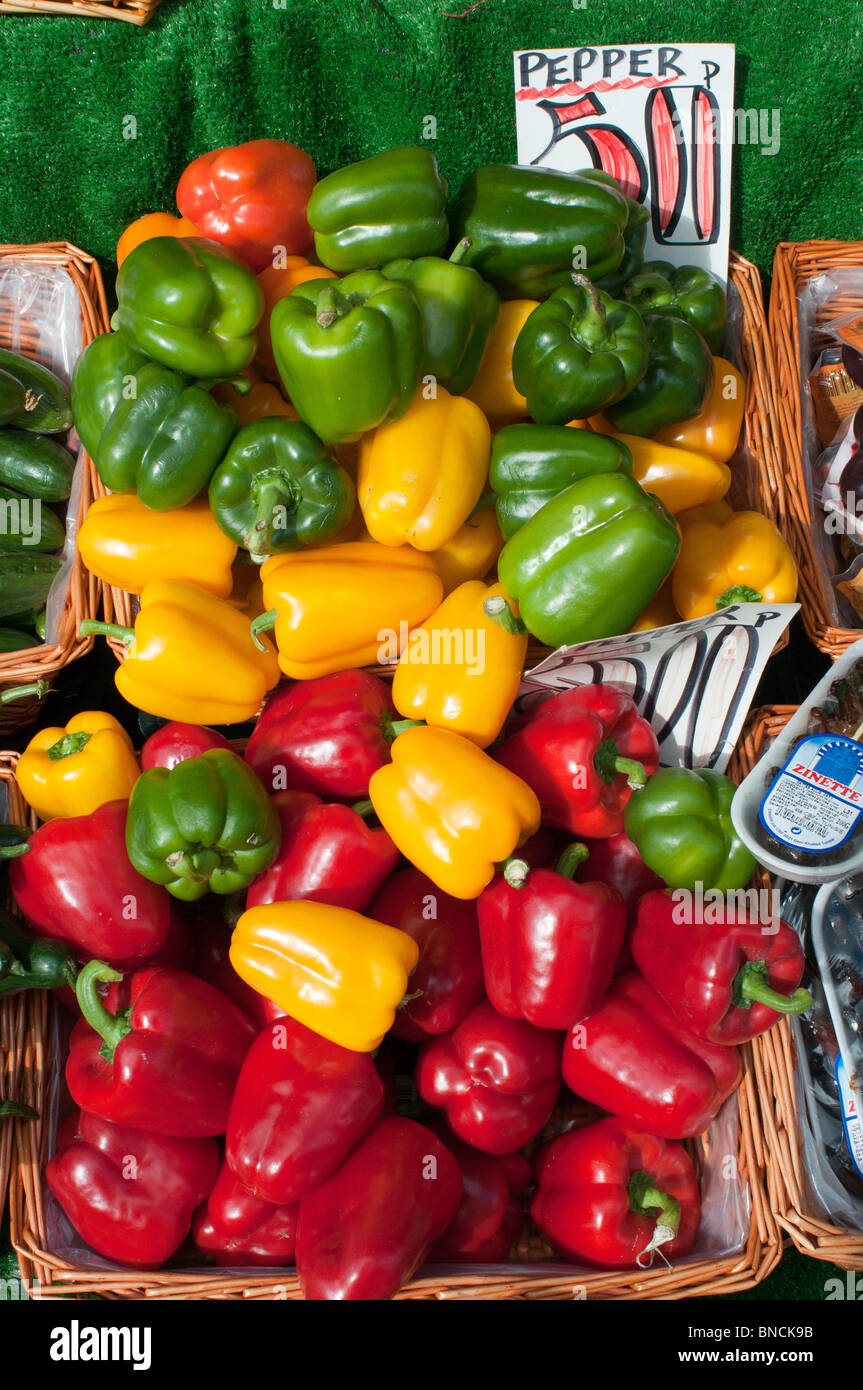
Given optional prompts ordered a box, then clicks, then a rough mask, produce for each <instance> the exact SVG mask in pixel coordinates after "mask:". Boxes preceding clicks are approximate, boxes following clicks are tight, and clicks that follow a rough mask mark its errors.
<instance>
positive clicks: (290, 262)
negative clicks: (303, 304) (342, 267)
mask: <svg viewBox="0 0 863 1390" xmlns="http://www.w3.org/2000/svg"><path fill="white" fill-rule="evenodd" d="M335 278H336V276H335V273H334V272H333V271H332V270H327V268H326V266H323V265H313V264H312V262H311V261H308V260H306V258H305V256H282V257H281V259H280V261H279V264H278V266H273V265H268V266H265V267H264V269H263V270H262V271H261V272H260V274H259V275H258V284H259V285H260V287H261V290H262V292H263V295H264V314H263V318H262V319H261V322H260V323H259V324H258V350H257V352H256V353H255V361H256V362H258V363H259V364H260V365H261V366H262V367H264V368H265V369H266V371H267V372H268V373H270V374H272V373H275V372H276V359H275V357H274V356H273V344H272V341H271V339H270V314H271V313H272V312H273V309H274V308H275V306H276V305H277V304H278V302H279V300H280V299H286V298H287V296H288V295H289V294H290V293H291V291H292V290H295V289H296V287H297V285H304V284H305V283H306V281H307V280H334V279H335Z"/></svg>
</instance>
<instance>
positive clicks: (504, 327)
mask: <svg viewBox="0 0 863 1390" xmlns="http://www.w3.org/2000/svg"><path fill="white" fill-rule="evenodd" d="M538 305H539V300H537V299H506V300H504V302H503V303H502V304H501V306H500V313H499V314H498V316H497V323H496V324H495V326H494V328H493V329H492V330H491V337H490V338H489V340H488V345H487V347H486V350H485V352H484V353H483V356H482V361H481V362H480V364H479V371H478V372H477V374H476V376H475V377H474V379H473V381H472V383H471V385H470V386H469V387H468V389H467V391H465V395H466V396H467V398H468V400H471V401H474V402H475V403H476V404H477V405H478V406H479V408H480V410H481V411H482V413H483V415H485V417H486V419H487V420H488V421H489V423H490V424H491V426H492V427H493V428H494V429H499V428H500V426H501V425H512V424H514V423H515V422H516V421H517V420H526V419H527V401H526V400H525V398H524V396H523V395H522V394H521V392H519V391H516V389H515V382H514V381H513V379H512V350H513V348H514V347H515V340H516V338H517V337H518V335H519V333H520V332H521V330H522V329H523V328H524V325H525V323H526V322H527V320H528V319H529V318H530V316H531V314H532V313H533V311H534V309H536V308H537V307H538Z"/></svg>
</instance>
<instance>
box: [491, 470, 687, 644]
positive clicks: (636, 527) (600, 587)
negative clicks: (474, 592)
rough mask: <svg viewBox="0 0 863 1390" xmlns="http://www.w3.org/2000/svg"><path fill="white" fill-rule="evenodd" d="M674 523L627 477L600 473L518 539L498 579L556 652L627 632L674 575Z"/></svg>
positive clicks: (546, 510)
mask: <svg viewBox="0 0 863 1390" xmlns="http://www.w3.org/2000/svg"><path fill="white" fill-rule="evenodd" d="M679 548H680V536H679V533H678V530H677V527H676V525H675V523H674V519H673V517H672V516H671V514H670V512H668V511H667V510H666V508H665V507H664V506H663V504H662V503H661V502H660V501H659V499H658V498H656V497H652V496H651V495H650V494H648V493H646V492H644V491H643V490H642V489H641V488H640V487H639V485H638V483H637V482H636V481H635V480H634V478H630V477H628V476H627V474H626V473H623V472H615V473H595V474H593V476H591V477H587V478H581V479H579V481H578V482H576V483H573V484H572V485H571V486H570V487H568V488H567V489H566V490H565V491H564V492H561V493H560V494H559V495H558V496H557V497H555V498H553V499H552V501H550V502H547V503H546V504H545V506H544V507H543V508H542V509H541V510H540V511H538V512H536V513H535V515H534V516H532V517H531V518H530V520H529V521H527V522H525V524H524V526H522V527H521V528H520V529H519V530H518V531H516V533H515V535H514V536H512V537H510V539H509V540H508V541H507V543H506V545H505V546H504V548H503V550H502V552H501V555H500V559H499V560H498V566H497V568H498V576H499V578H500V582H501V583H502V584H503V587H504V589H505V590H506V592H507V594H508V595H509V597H510V598H513V599H516V600H517V602H518V604H519V608H520V612H521V619H522V622H523V623H524V625H525V626H526V627H527V630H528V631H529V632H532V633H533V635H534V636H535V637H538V638H539V640H540V641H541V642H545V643H547V644H548V645H549V646H552V647H563V646H570V645H573V644H574V643H577V642H591V641H594V640H595V639H596V638H599V637H615V636H617V635H618V634H619V633H621V632H626V631H627V630H628V629H629V628H630V627H631V626H632V624H633V622H634V621H635V619H636V618H637V617H638V615H639V613H642V612H643V611H644V609H645V608H646V607H647V605H648V603H649V602H650V600H651V599H652V598H653V596H654V595H655V594H656V592H657V590H658V589H659V587H660V585H661V584H662V582H663V581H664V579H665V578H666V576H667V575H668V574H669V573H670V571H671V567H672V565H673V564H674V561H675V560H676V559H677V552H678V550H679Z"/></svg>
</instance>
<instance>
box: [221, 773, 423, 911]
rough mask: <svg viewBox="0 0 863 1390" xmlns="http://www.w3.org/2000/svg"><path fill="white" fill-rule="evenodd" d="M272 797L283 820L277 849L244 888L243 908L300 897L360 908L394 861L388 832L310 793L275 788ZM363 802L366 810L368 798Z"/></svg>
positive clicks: (394, 851) (353, 811) (350, 809)
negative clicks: (269, 862) (244, 900)
mask: <svg viewBox="0 0 863 1390" xmlns="http://www.w3.org/2000/svg"><path fill="white" fill-rule="evenodd" d="M273 801H274V802H275V805H276V808H277V810H278V812H279V820H280V821H281V824H282V843H281V847H280V849H279V852H278V854H277V855H276V858H275V859H274V860H273V862H272V864H271V865H270V867H269V869H266V870H265V872H264V873H262V874H259V875H258V877H257V878H256V879H255V880H254V882H253V883H252V884H251V885H250V886H249V890H248V894H247V897H246V906H247V907H258V906H259V905H260V904H261V903H280V902H288V901H293V900H294V899H297V898H305V899H307V900H308V901H310V902H316V903H329V904H330V906H331V907H349V908H352V909H353V911H354V912H365V910H366V908H367V907H368V905H369V902H370V901H371V899H372V898H373V897H374V894H375V893H376V892H377V890H378V889H379V888H380V886H381V884H382V883H383V881H384V879H385V878H387V877H388V875H389V874H391V873H392V871H393V869H394V868H395V866H396V864H397V863H398V861H399V852H398V850H397V849H396V847H395V845H394V844H393V842H392V840H391V839H390V837H389V835H388V834H387V832H386V831H385V830H383V829H381V827H380V826H377V827H372V826H369V825H367V824H366V822H365V820H364V819H363V815H362V814H360V812H359V810H358V809H355V808H353V807H350V806H343V805H341V803H340V802H330V803H329V804H328V805H325V804H324V802H322V801H321V799H320V797H318V796H315V794H314V792H297V791H288V792H276V794H275V796H274V797H273ZM357 806H358V807H360V806H363V803H357ZM365 806H368V810H369V811H371V809H372V807H371V802H367V803H365ZM363 809H364V806H363Z"/></svg>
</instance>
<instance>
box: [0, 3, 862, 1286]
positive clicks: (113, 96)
mask: <svg viewBox="0 0 863 1390" xmlns="http://www.w3.org/2000/svg"><path fill="white" fill-rule="evenodd" d="M861 24H863V10H861V7H860V3H859V0H827V3H823V4H821V3H815V0H783V3H780V2H779V0H586V3H585V5H584V8H574V6H573V4H572V0H480V3H479V4H474V5H472V4H471V0H275V3H274V0H164V3H163V5H162V6H161V8H160V9H159V10H158V11H157V13H156V16H155V18H154V20H153V21H152V22H151V24H150V25H148V26H147V27H146V28H144V29H138V28H135V27H134V26H132V25H127V24H122V23H118V22H110V21H109V22H106V21H103V20H96V19H90V18H80V19H79V18H74V19H71V18H70V19H67V18H61V17H57V16H44V17H41V16H40V17H35V16H29V15H28V16H11V15H0V241H3V242H36V241H53V240H68V241H71V242H74V243H76V244H77V245H79V246H81V247H83V248H85V249H86V250H88V251H91V252H94V253H95V254H96V255H98V256H99V257H100V259H101V261H102V265H103V269H104V270H105V271H106V276H107V280H108V284H109V289H110V287H111V282H112V278H113V275H112V259H113V254H114V247H115V244H116V240H117V237H118V235H119V233H120V231H121V230H122V229H123V227H124V226H125V225H126V223H128V222H129V221H131V220H132V219H133V218H135V217H138V216H140V214H142V213H144V212H150V211H153V210H156V209H173V206H174V204H173V192H174V187H175V185H176V181H177V178H178V176H179V174H180V172H181V170H182V169H183V167H184V165H185V164H186V163H187V162H188V161H189V160H190V159H192V158H193V157H194V156H195V155H198V154H200V153H202V152H203V151H204V150H208V149H213V148H215V147H217V146H220V145H228V144H234V143H237V142H239V141H242V140H248V139H253V138H256V137H260V136H262V135H269V136H280V137H283V138H285V139H288V140H292V141H294V142H296V143H297V144H300V145H303V146H304V147H305V148H306V149H308V150H309V152H310V153H311V154H312V156H313V157H314V159H315V161H316V162H317V164H318V168H319V171H320V172H326V171H328V170H330V169H332V168H335V167H338V166H339V165H341V164H344V163H347V162H349V161H351V160H354V159H359V158H363V157H365V156H367V155H370V154H375V153H377V152H378V151H379V150H381V149H386V148H388V147H390V146H393V145H398V144H409V143H416V142H418V141H419V139H420V137H421V131H422V122H423V118H424V117H425V116H427V115H433V116H435V117H436V118H437V122H438V138H437V141H436V143H435V145H434V149H435V151H436V153H437V156H438V159H439V162H440V165H441V168H442V170H443V172H444V174H445V175H446V176H447V178H449V180H450V182H451V184H452V185H453V187H454V188H457V186H458V184H459V183H460V181H461V179H462V178H463V176H464V175H465V174H466V173H467V172H468V170H469V169H470V168H471V167H473V166H474V165H476V164H480V163H484V162H488V161H492V160H513V159H514V158H515V120H514V98H513V80H512V63H511V54H512V50H513V49H515V48H535V47H540V48H550V47H581V46H582V45H595V44H603V43H621V42H630V43H642V42H643V43H656V42H670V43H679V42H687V41H688V42H719V41H723V42H729V41H730V42H734V43H736V44H737V88H736V94H735V104H736V106H737V107H745V108H747V109H748V108H752V107H755V108H759V109H760V108H766V109H768V110H770V111H772V110H774V109H778V111H779V112H780V117H781V148H780V150H779V153H778V154H776V155H775V156H773V157H769V156H765V155H762V154H761V153H760V151H759V149H758V147H755V146H743V147H740V148H738V149H736V150H735V152H734V174H733V180H734V194H733V217H732V231H731V244H732V246H734V247H735V248H736V249H737V250H739V251H741V252H742V253H743V254H744V255H746V256H749V257H750V258H751V259H752V260H754V261H756V262H757V264H758V265H759V266H760V268H761V270H762V273H764V274H769V271H770V265H771V262H772V257H773V248H774V246H775V244H776V242H777V241H782V240H802V239H805V238H808V237H841V238H856V237H859V236H861V234H863V212H861V209H863V154H861V150H863V103H861V100H860V71H861V59H863V38H861ZM129 117H134V118H135V122H136V128H137V129H136V138H135V139H127V138H124V132H128V130H129V128H130V123H129ZM3 1243H4V1244H5V1241H4V1242H3ZM6 1248H8V1246H7V1247H6ZM5 1272H6V1270H5V1268H4V1265H3V1257H2V1256H0V1276H2V1275H3V1274H4V1273H5ZM833 1273H834V1270H833V1269H832V1267H830V1266H828V1265H824V1264H821V1263H820V1262H815V1261H810V1260H805V1259H803V1258H802V1257H800V1256H798V1255H796V1254H795V1253H794V1252H791V1253H789V1254H786V1256H785V1258H784V1259H783V1262H782V1264H781V1265H780V1267H779V1269H778V1271H777V1272H776V1273H775V1274H774V1275H772V1276H771V1278H770V1279H769V1280H767V1281H766V1282H765V1283H764V1284H762V1285H761V1286H760V1288H759V1289H757V1290H755V1291H754V1292H753V1293H752V1294H744V1295H737V1297H740V1298H744V1299H745V1298H770V1299H789V1298H794V1299H801V1298H802V1299H820V1298H823V1296H824V1287H823V1286H824V1280H825V1279H826V1278H828V1277H829V1276H830V1275H832V1274H833Z"/></svg>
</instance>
